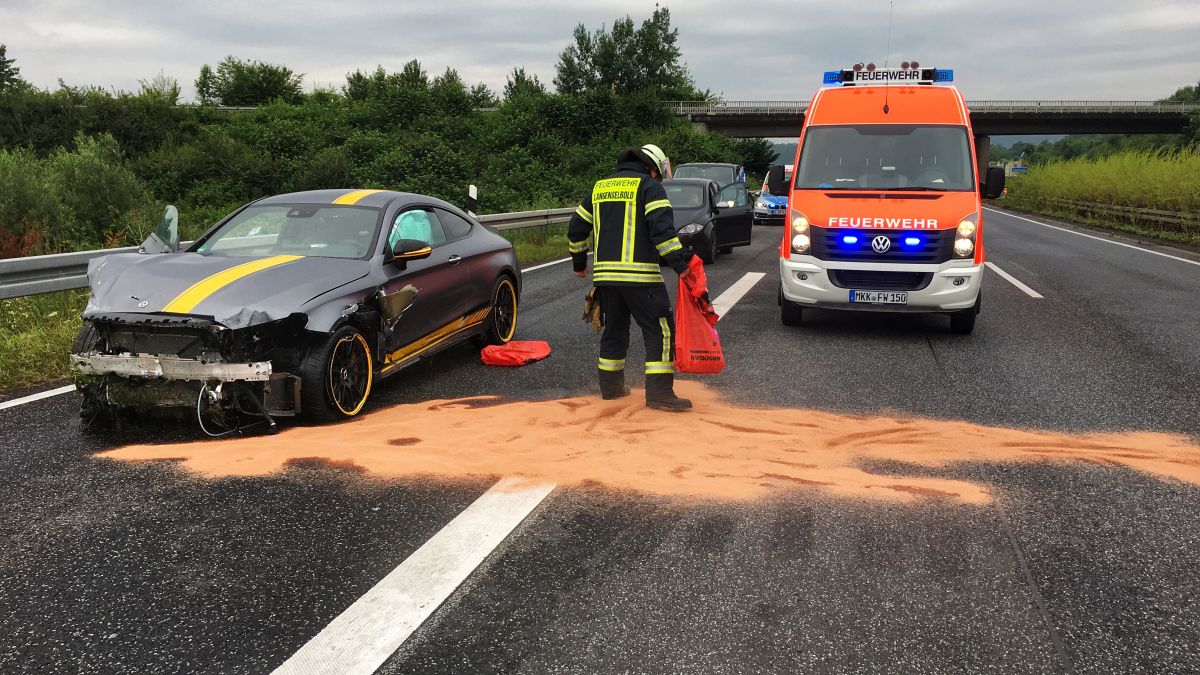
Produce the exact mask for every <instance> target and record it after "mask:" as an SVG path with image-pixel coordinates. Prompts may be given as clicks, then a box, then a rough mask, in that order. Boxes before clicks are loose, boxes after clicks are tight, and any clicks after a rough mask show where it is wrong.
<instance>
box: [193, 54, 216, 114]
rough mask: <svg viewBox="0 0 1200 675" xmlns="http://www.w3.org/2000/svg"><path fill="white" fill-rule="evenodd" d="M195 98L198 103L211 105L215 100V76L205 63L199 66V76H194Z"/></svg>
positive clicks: (210, 67)
mask: <svg viewBox="0 0 1200 675" xmlns="http://www.w3.org/2000/svg"><path fill="white" fill-rule="evenodd" d="M196 100H197V101H199V102H200V105H212V104H213V103H215V102H216V100H217V76H216V75H215V74H213V69H212V66H210V65H208V64H207V63H206V64H204V65H202V66H200V76H199V77H197V78H196Z"/></svg>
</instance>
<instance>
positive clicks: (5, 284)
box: [0, 208, 575, 300]
mask: <svg viewBox="0 0 1200 675" xmlns="http://www.w3.org/2000/svg"><path fill="white" fill-rule="evenodd" d="M572 213H575V209H571V208H566V209H543V210H540V211H520V212H517V213H492V214H488V215H483V216H478V217H477V218H476V220H478V221H479V222H481V223H485V224H487V225H490V226H491V227H493V228H495V229H497V230H500V231H504V230H517V229H521V228H526V227H545V226H547V225H553V224H556V223H565V222H567V221H568V220H570V219H571V214H572ZM191 243H192V242H183V245H184V246H188V245H190V244H191ZM137 250H138V247H137V246H126V247H123V248H104V249H98V250H95V251H76V252H74V253H55V254H52V255H35V256H29V257H26V258H6V259H0V300H3V299H5V298H19V297H22V296H26V295H40V294H42V293H53V292H55V291H66V290H71V289H73V288H87V285H88V283H87V268H88V263H89V262H91V261H92V259H93V258H100V257H103V256H106V255H112V254H114V253H136V252H137ZM147 255H160V254H147Z"/></svg>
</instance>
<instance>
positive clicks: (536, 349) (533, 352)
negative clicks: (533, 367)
mask: <svg viewBox="0 0 1200 675" xmlns="http://www.w3.org/2000/svg"><path fill="white" fill-rule="evenodd" d="M547 356H550V345H549V344H547V343H545V342H542V341H541V340H513V341H512V342H510V343H508V344H506V345H488V346H486V347H484V348H483V351H482V352H480V354H479V358H481V359H483V362H484V364H485V365H489V366H523V365H525V364H527V363H533V362H534V361H541V360H542V359H544V358H546V357H547Z"/></svg>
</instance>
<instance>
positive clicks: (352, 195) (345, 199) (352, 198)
mask: <svg viewBox="0 0 1200 675" xmlns="http://www.w3.org/2000/svg"><path fill="white" fill-rule="evenodd" d="M376 192H383V190H355V191H354V192H347V193H346V194H344V195H342V196H341V197H338V198H337V199H335V200H333V203H334V204H357V203H358V202H359V200H360V199H362V198H363V197H366V196H367V195H373V194H375V193H376Z"/></svg>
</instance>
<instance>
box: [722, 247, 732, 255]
mask: <svg viewBox="0 0 1200 675" xmlns="http://www.w3.org/2000/svg"><path fill="white" fill-rule="evenodd" d="M720 252H721V255H729V254H731V253H733V247H732V246H722V247H721V248H720Z"/></svg>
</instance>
